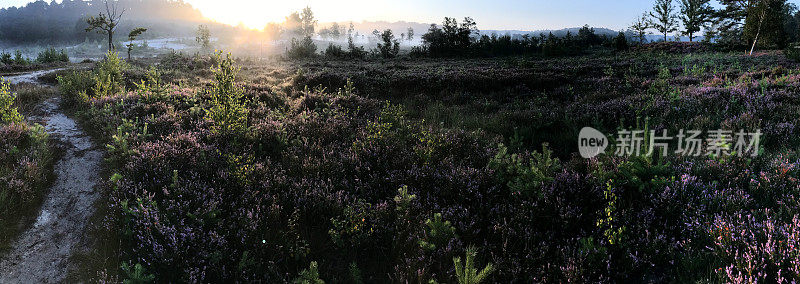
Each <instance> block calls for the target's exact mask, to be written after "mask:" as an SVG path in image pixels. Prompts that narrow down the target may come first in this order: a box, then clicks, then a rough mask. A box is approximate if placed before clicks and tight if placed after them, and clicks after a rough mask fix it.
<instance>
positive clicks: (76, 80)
mask: <svg viewBox="0 0 800 284" xmlns="http://www.w3.org/2000/svg"><path fill="white" fill-rule="evenodd" d="M56 80H58V89H59V91H60V92H61V97H62V98H63V103H64V105H66V106H69V107H72V106H77V105H81V104H84V103H86V102H88V101H89V97H90V95H91V94H90V93H89V92H91V90H92V89H94V76H93V74H92V72H89V71H72V72H71V73H67V74H66V75H62V76H58V77H56Z"/></svg>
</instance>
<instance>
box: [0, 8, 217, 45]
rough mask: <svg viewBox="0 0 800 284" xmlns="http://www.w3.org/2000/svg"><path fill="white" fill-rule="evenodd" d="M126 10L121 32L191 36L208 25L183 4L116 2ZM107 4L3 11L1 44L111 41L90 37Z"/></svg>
mask: <svg viewBox="0 0 800 284" xmlns="http://www.w3.org/2000/svg"><path fill="white" fill-rule="evenodd" d="M111 2H113V3H114V4H115V5H116V6H118V7H121V8H124V11H125V20H124V21H122V22H118V23H117V28H119V29H120V30H126V31H127V30H133V29H135V28H137V27H141V26H146V27H148V28H150V29H151V31H154V32H155V33H154V34H152V36H178V35H183V34H190V33H191V32H192V29H193V28H194V27H195V26H196V24H197V22H201V21H204V20H203V17H202V15H201V14H200V12H199V11H198V10H196V9H194V8H193V7H192V6H191V5H190V4H188V3H185V2H183V1H182V0H114V1H111ZM105 4H106V1H104V0H91V1H83V0H63V1H61V2H60V3H58V2H55V1H51V2H49V3H48V2H45V1H41V0H40V1H36V2H31V3H29V4H27V5H26V6H24V7H10V8H4V9H0V43H3V44H6V45H22V44H51V45H53V44H75V43H80V42H83V41H85V40H90V41H94V40H101V41H105V40H107V37H106V36H105V35H104V34H95V33H86V29H87V28H89V27H90V26H91V23H90V22H88V21H87V20H88V19H89V18H90V17H93V16H94V17H97V16H98V15H99V14H101V13H105V12H106V5H105Z"/></svg>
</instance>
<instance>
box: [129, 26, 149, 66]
mask: <svg viewBox="0 0 800 284" xmlns="http://www.w3.org/2000/svg"><path fill="white" fill-rule="evenodd" d="M146 31H147V29H145V28H135V29H133V30H132V31H131V32H130V33H129V34H128V61H130V60H131V51H133V47H134V46H135V45H134V44H133V41H134V40H136V37H138V36H140V35H142V34H143V33H144V32H146Z"/></svg>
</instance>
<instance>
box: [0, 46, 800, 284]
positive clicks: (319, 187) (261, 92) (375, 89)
mask: <svg viewBox="0 0 800 284" xmlns="http://www.w3.org/2000/svg"><path fill="white" fill-rule="evenodd" d="M498 40H499V39H498ZM217 61H218V62H217V64H215V65H216V68H215V69H216V73H214V74H211V73H208V74H187V77H185V78H179V79H187V78H194V77H192V76H200V77H202V76H206V77H203V79H211V80H210V81H211V85H212V86H213V90H206V91H203V90H202V89H201V88H200V87H196V88H194V89H192V88H185V87H183V88H179V87H175V86H170V85H168V84H165V83H164V82H161V81H159V79H157V78H158V77H161V76H157V75H152V76H150V75H143V78H144V81H143V83H141V84H138V86H139V87H137V90H135V91H133V92H128V93H118V94H115V95H113V96H109V97H104V98H96V99H93V100H91V103H90V104H87V105H86V107H87V109H85V110H83V113H85V115H83V116H85V117H87V122H86V123H87V124H88V125H90V126H91V127H90V128H91V129H98V130H100V132H101V133H102V134H103V135H104V136H103V137H102V138H103V139H104V140H106V141H108V143H109V144H110V145H111V146H113V149H111V150H110V152H112V153H114V154H113V155H109V156H110V158H112V160H110V164H109V165H110V166H112V167H113V168H114V169H113V172H115V173H118V175H115V176H114V182H113V186H114V188H115V190H113V191H112V192H111V193H110V194H111V195H112V204H113V206H114V212H115V213H117V215H118V217H117V218H116V220H117V222H118V223H119V226H120V230H119V231H120V233H121V235H122V244H123V248H122V253H121V257H120V259H121V260H122V261H124V262H125V263H129V264H134V263H141V266H142V271H144V272H145V273H144V274H145V275H147V274H153V275H154V276H155V280H156V281H160V282H259V281H261V282H291V281H292V280H295V279H296V278H299V279H300V280H299V281H303V280H308V281H316V279H318V278H319V277H320V276H322V277H323V278H325V280H327V281H329V282H336V283H339V282H351V281H352V282H364V283H373V282H379V283H380V282H413V283H416V282H429V281H431V280H433V281H439V282H443V283H446V282H454V281H458V279H462V278H465V276H468V277H466V278H470V279H471V280H475V278H479V277H477V276H479V275H480V273H481V272H482V271H483V270H484V268H485V267H486V266H485V265H484V263H492V264H493V265H492V268H494V269H490V270H493V272H492V273H489V272H487V273H485V274H487V275H488V276H487V277H484V279H483V281H484V282H532V283H538V282H589V283H595V282H623V283H625V282H713V281H723V282H724V281H731V282H733V281H739V280H745V281H746V280H761V281H766V282H774V281H778V280H780V277H783V278H785V279H792V278H796V277H797V276H796V272H794V270H793V269H794V268H793V267H792V265H793V264H792V261H793V259H794V258H796V257H795V256H794V254H796V252H795V251H793V250H792V249H791V248H792V247H791V245H785V243H787V242H790V240H791V239H792V238H793V237H792V234H794V233H792V232H793V230H795V228H794V227H797V226H796V224H795V223H796V221H794V219H795V216H797V215H798V210H797V208H798V206H800V198H797V196H798V191H797V180H798V177H799V176H800V166H798V165H797V160H798V157H797V155H796V154H793V153H794V151H792V150H791V149H793V147H794V146H796V144H797V140H796V139H794V138H791V137H794V136H796V135H795V134H797V131H798V128H797V127H796V125H797V124H798V123H800V120H798V119H797V116H796V113H797V105H796V100H795V99H794V96H793V95H792V94H793V91H794V89H796V88H797V87H798V85H797V84H795V83H793V82H794V81H795V79H796V78H795V77H796V74H794V71H790V70H793V69H791V68H790V67H792V66H793V65H792V63H787V61H786V60H784V59H783V57H782V56H776V55H774V54H767V55H764V56H759V57H739V56H729V55H724V56H719V55H713V54H702V55H692V56H683V55H681V56H676V55H669V54H666V55H664V54H657V53H652V54H647V55H639V54H635V53H620V54H616V55H615V56H613V57H611V56H609V57H588V56H587V57H582V58H562V59H560V60H552V59H536V58H530V59H529V58H524V59H509V60H454V59H450V60H443V61H436V60H425V61H424V62H413V63H407V62H400V61H398V62H396V63H395V62H393V64H392V66H391V67H389V68H387V65H386V64H385V62H382V63H371V62H358V65H357V64H355V63H352V62H344V61H340V62H327V63H325V64H316V63H313V62H302V63H297V65H292V64H293V63H287V62H281V63H280V64H281V65H280V68H271V67H270V66H271V65H268V66H267V67H264V66H254V67H252V68H244V69H243V70H241V72H239V73H237V72H235V71H238V70H236V68H233V62H232V60H228V59H227V58H221V57H220V58H219V59H218V60H217ZM704 61H709V62H710V61H713V62H714V63H715V65H717V66H718V67H714V66H710V65H704V64H703V63H702V62H704ZM252 64H256V65H257V64H259V63H252ZM286 65H288V66H290V68H285V67H286ZM774 65H780V66H785V67H784V68H775V67H774ZM261 67H264V68H261ZM293 68H297V69H300V68H302V70H303V71H302V72H298V71H297V69H293ZM715 69H716V70H715ZM263 70H267V71H263ZM676 70H678V71H679V70H684V73H683V74H680V72H676ZM167 72H169V71H167ZM154 73H155V72H154ZM265 73H266V74H265ZM711 73H715V74H711ZM298 74H302V75H298ZM162 75H163V74H162ZM173 75H174V74H173ZM211 75H215V76H216V77H217V78H214V77H211ZM149 77H152V78H149ZM242 79H244V80H242ZM237 80H239V81H237ZM167 81H169V80H165V82H167ZM319 85H322V86H321V87H308V86H319ZM342 86H345V87H342ZM356 87H357V89H358V91H355V89H356ZM337 88H341V89H339V90H338V91H333V92H330V91H328V90H337ZM159 89H164V90H166V91H165V92H161V91H158V90H159ZM219 90H222V91H219ZM239 90H241V92H240V93H237V92H238V91H239ZM228 92H230V93H233V95H232V96H217V97H214V94H223V93H228ZM156 94H158V95H156ZM232 97H238V99H234V100H230V98H232ZM387 100H388V101H389V102H387ZM642 105H646V106H647V107H645V108H643V107H642ZM213 106H217V108H218V109H219V110H225V109H226V108H227V109H228V110H234V109H238V110H243V111H244V112H243V113H244V115H238V116H236V115H231V116H230V118H232V119H231V120H228V119H225V117H227V116H216V118H212V117H211V116H208V111H207V110H209V109H211V108H212V107H213ZM227 106H235V107H227ZM220 113H226V112H222V111H221V112H220ZM228 113H235V112H228ZM642 117H649V119H647V121H648V124H647V125H646V126H645V128H646V129H654V130H657V133H658V132H659V131H661V130H664V129H668V130H670V133H671V134H675V133H676V132H675V131H673V130H676V129H680V128H694V127H698V128H702V129H704V130H708V129H707V128H711V129H713V128H716V127H723V128H728V127H730V128H734V129H736V128H744V129H746V130H749V129H750V128H754V127H758V128H763V132H764V134H765V138H764V139H765V140H764V141H765V144H764V145H762V146H763V147H762V148H763V149H761V150H760V151H761V153H762V154H763V156H759V157H742V158H738V157H729V158H721V157H710V156H707V155H702V156H700V157H689V156H680V155H668V157H666V158H662V157H661V156H660V155H659V153H656V154H653V155H645V156H642V157H616V156H614V155H611V154H608V155H601V156H598V157H596V158H594V159H589V160H586V159H580V158H577V156H576V155H575V149H574V142H575V141H574V139H575V137H576V136H577V130H579V129H580V127H583V126H593V127H595V128H597V129H600V130H601V131H603V132H605V133H607V134H613V133H614V131H615V130H616V129H618V128H620V127H622V128H625V127H626V126H629V125H630V124H631V123H632V122H635V121H637V119H638V118H642ZM242 118H244V119H242ZM220 122H225V123H227V122H231V123H233V124H234V125H239V124H240V125H241V127H239V126H236V127H233V128H236V129H242V130H246V131H230V132H227V133H225V134H224V135H223V132H221V131H220V130H221V129H224V128H222V127H220V125H221V124H220ZM637 127H638V125H637ZM118 130H119V131H118ZM9 140H11V139H9ZM230 141H237V142H239V143H230ZM501 141H502V142H504V143H505V144H506V145H509V146H508V147H506V146H503V145H501V144H500V142H501ZM543 142H549V145H551V146H548V147H544V148H542V150H541V151H533V149H537V150H538V148H539V147H540V145H542V143H543ZM498 145H500V146H498ZM779 145H780V146H781V147H784V148H778V147H777V146H779ZM645 146H649V145H645ZM777 149H781V150H777ZM614 150H616V149H614V148H613V147H612V148H610V149H609V150H608V152H607V153H613V152H614ZM782 152H787V153H785V154H784V153H782ZM767 209H769V210H767ZM740 213H741V216H747V217H746V218H745V217H741V218H740V217H738V216H739V215H740ZM748 220H751V221H748ZM726 226H727V227H731V228H732V227H733V226H738V227H737V228H736V229H735V230H737V231H736V233H734V232H730V233H728V231H726V229H725V227H726ZM731 230H734V229H731ZM720 237H722V238H720ZM469 244H474V245H476V246H478V247H480V251H481V255H482V256H483V257H484V259H481V260H476V259H475V258H473V259H472V260H470V261H467V259H466V258H464V257H465V255H464V252H465V251H466V250H467V248H468V245H469ZM745 253H746V254H745ZM469 255H472V254H470V253H468V254H467V256H469ZM454 257H461V258H462V259H461V260H462V261H461V263H460V264H458V265H454V262H453V259H454ZM312 262H314V263H315V264H314V265H311V263H312ZM466 262H470V263H471V264H473V265H467V263H466ZM479 264H480V265H479ZM457 270H460V271H462V272H463V273H460V272H459V271H457ZM304 271H305V272H304ZM728 271H730V273H728ZM120 272H121V273H122V271H120ZM467 272H469V273H467ZM125 275H127V274H125ZM301 275H307V276H308V277H298V276H301ZM462 280H463V279H462ZM464 281H467V282H469V280H464Z"/></svg>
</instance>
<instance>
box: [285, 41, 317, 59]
mask: <svg viewBox="0 0 800 284" xmlns="http://www.w3.org/2000/svg"><path fill="white" fill-rule="evenodd" d="M316 55H317V45H316V44H314V40H312V39H311V37H308V36H307V37H304V38H303V39H301V40H298V39H296V38H292V42H291V45H290V46H289V49H288V50H287V51H286V56H288V57H289V58H291V59H302V58H312V57H314V56H316Z"/></svg>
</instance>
